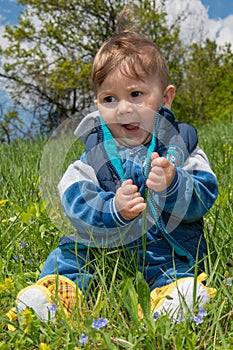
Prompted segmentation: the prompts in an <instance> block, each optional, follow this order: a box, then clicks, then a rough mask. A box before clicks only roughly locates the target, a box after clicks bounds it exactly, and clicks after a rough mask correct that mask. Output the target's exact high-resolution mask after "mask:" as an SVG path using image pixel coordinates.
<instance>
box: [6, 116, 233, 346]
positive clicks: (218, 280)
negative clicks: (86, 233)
mask: <svg viewBox="0 0 233 350" xmlns="http://www.w3.org/2000/svg"><path fill="white" fill-rule="evenodd" d="M198 131H199V144H200V146H201V147H203V149H204V150H205V152H206V154H207V155H208V157H209V160H210V163H211V166H212V168H213V170H214V172H215V173H216V175H217V177H218V181H219V197H218V199H217V201H216V203H215V205H214V207H213V208H212V209H211V211H210V212H209V213H208V214H207V215H206V217H205V235H206V239H207V244H208V249H209V255H208V257H207V259H206V262H205V263H206V271H207V273H208V275H209V278H208V281H207V285H208V286H211V287H215V288H216V289H217V295H216V297H215V298H214V299H213V300H211V302H210V303H209V304H208V305H207V306H206V307H205V311H206V313H207V315H206V316H205V317H203V319H202V323H200V324H198V322H197V319H195V317H194V316H195V315H196V314H195V313H194V315H189V316H190V317H187V318H186V319H184V320H181V322H176V323H174V322H172V321H171V320H169V319H168V318H167V317H166V316H159V317H158V318H157V319H156V320H154V318H153V315H150V313H149V306H150V300H149V292H148V287H147V284H146V283H145V281H144V279H143V278H142V276H141V274H140V273H138V274H137V273H134V272H133V271H134V269H132V261H130V263H129V266H126V265H125V264H123V263H122V261H121V259H120V254H119V251H118V250H117V249H116V250H115V251H112V252H107V251H106V250H103V251H101V250H100V251H99V252H98V258H97V267H96V274H97V282H95V283H93V284H91V285H90V289H89V291H88V300H86V301H85V300H84V302H83V303H82V304H81V305H79V306H78V307H77V308H76V309H75V310H74V312H73V314H72V316H71V317H70V318H66V317H65V315H64V313H63V312H62V310H61V311H59V312H58V314H57V320H56V322H48V323H44V322H42V321H40V320H38V319H37V318H36V317H35V315H34V314H33V312H31V311H30V310H29V311H27V312H26V313H25V314H24V315H23V317H22V318H21V319H19V321H15V322H14V323H13V324H14V327H15V330H14V331H13V330H9V329H8V325H9V320H8V318H7V317H6V313H7V312H8V311H9V310H10V309H11V308H12V307H13V306H14V305H15V298H16V296H17V293H18V292H19V290H21V289H22V288H23V287H26V286H28V285H30V284H33V283H35V282H36V281H37V279H38V276H39V274H40V271H41V268H42V265H43V263H44V261H45V259H46V257H47V256H48V254H49V253H50V252H51V251H52V250H53V249H54V248H56V247H57V244H58V242H59V238H60V237H61V235H62V232H61V230H60V229H58V228H57V226H56V225H55V224H54V221H51V219H50V218H49V217H48V215H47V212H46V210H45V209H44V204H43V201H42V198H41V188H40V179H39V175H40V167H41V165H40V160H41V156H42V154H43V152H44V149H45V148H44V147H45V145H46V141H45V140H37V141H32V142H30V141H25V140H19V141H16V142H14V143H13V144H12V145H2V146H1V148H0V152H1V164H0V167H1V168H0V189H1V190H0V193H1V198H0V230H1V235H0V253H1V255H0V269H1V275H0V296H1V298H0V303H1V309H0V349H19V350H20V349H24V350H25V349H30V350H31V349H41V350H46V349H47V350H48V349H79V348H80V349H82V348H85V349H139V350H143V349H190V350H191V349H211V350H212V349H233V322H232V316H233V286H232V284H233V283H232V282H233V249H232V244H233V238H232V236H233V235H232V233H233V220H232V218H233V215H232V211H233V206H232V202H233V182H232V179H233V138H232V135H233V124H232V123H231V122H230V121H229V122H226V123H221V124H220V123H217V124H212V125H211V124H208V125H206V126H202V127H201V128H199V130H198ZM76 151H77V150H73V153H76ZM80 151H81V150H78V151H77V153H78V152H80ZM76 155H77V154H76ZM77 156H78V155H77ZM67 162H68V160H67ZM65 166H66V164H65ZM45 170H46V169H45ZM50 170H51V169H49V168H48V169H47V171H48V172H49V171H50ZM139 296H140V303H141V306H142V308H143V311H144V313H145V317H144V318H142V319H141V320H139V319H138V302H139ZM195 312H196V311H195ZM100 319H102V320H100ZM101 321H102V323H101ZM93 322H97V324H98V325H101V326H102V327H98V326H97V327H94V328H93ZM98 322H99V323H98ZM94 324H95V323H94Z"/></svg>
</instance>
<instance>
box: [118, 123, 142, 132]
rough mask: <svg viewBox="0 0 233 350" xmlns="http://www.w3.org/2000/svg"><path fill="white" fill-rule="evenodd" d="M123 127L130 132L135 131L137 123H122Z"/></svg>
mask: <svg viewBox="0 0 233 350" xmlns="http://www.w3.org/2000/svg"><path fill="white" fill-rule="evenodd" d="M122 126H123V128H125V129H126V130H127V131H130V132H137V131H138V130H139V123H134V124H123V125H122Z"/></svg>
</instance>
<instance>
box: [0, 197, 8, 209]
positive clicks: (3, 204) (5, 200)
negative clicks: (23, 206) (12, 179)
mask: <svg viewBox="0 0 233 350" xmlns="http://www.w3.org/2000/svg"><path fill="white" fill-rule="evenodd" d="M7 202H9V200H8V199H2V200H0V206H1V207H5V205H6V203H7Z"/></svg>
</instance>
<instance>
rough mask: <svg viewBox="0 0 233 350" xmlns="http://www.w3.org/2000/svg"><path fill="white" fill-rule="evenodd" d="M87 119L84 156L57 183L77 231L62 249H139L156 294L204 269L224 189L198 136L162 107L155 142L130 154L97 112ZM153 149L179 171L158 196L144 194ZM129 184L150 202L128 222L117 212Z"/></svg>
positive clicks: (65, 240)
mask: <svg viewBox="0 0 233 350" xmlns="http://www.w3.org/2000/svg"><path fill="white" fill-rule="evenodd" d="M90 120H91V123H89V122H90ZM87 121H88V123H87V124H91V125H90V126H89V128H86V126H85V128H84V129H82V125H85V121H84V122H83V124H82V125H81V127H79V130H78V133H79V135H80V134H81V135H82V138H83V140H84V141H85V145H86V148H85V152H84V153H83V154H82V156H81V158H80V159H79V160H77V161H76V162H74V163H73V164H71V165H70V166H69V167H68V169H67V171H66V173H65V174H64V176H63V178H62V180H61V182H60V184H59V191H60V196H61V200H62V205H63V208H64V210H65V214H66V216H67V217H68V218H69V219H70V221H71V223H72V225H73V226H74V227H75V228H76V230H77V232H76V234H74V235H72V236H67V237H63V238H62V239H61V243H60V245H61V246H62V245H64V244H67V243H72V242H75V241H78V242H80V243H81V244H82V245H83V247H85V246H86V247H88V246H91V247H95V246H98V247H99V246H100V247H108V248H112V247H114V246H127V247H128V249H129V250H130V251H132V253H133V252H135V250H137V251H138V252H139V254H138V255H139V264H140V269H142V270H144V275H145V277H146V279H147V281H148V282H149V284H150V285H151V286H152V287H151V289H153V288H154V287H155V286H159V285H164V284H166V283H169V281H170V276H172V275H173V276H174V275H175V276H176V278H179V277H181V276H182V277H184V276H188V275H192V274H193V271H192V268H193V267H194V265H195V263H196V262H198V264H199V268H200V270H203V258H204V256H205V255H206V254H207V248H206V242H205V238H204V234H203V215H205V214H206V212H207V211H208V210H209V209H210V208H211V206H212V205H213V203H214V201H215V199H216V197H217V193H218V188H217V181H216V177H215V175H214V173H213V172H212V170H211V168H210V166H209V162H208V159H207V157H206V155H205V154H204V152H203V151H202V150H201V149H200V148H199V147H198V146H197V143H198V139H197V133H196V130H195V129H194V128H193V127H191V126H190V125H188V124H185V123H177V122H176V121H175V115H174V114H173V112H172V111H171V110H169V109H167V108H165V107H161V108H160V109H159V111H158V112H157V114H156V118H155V126H154V131H153V135H152V140H151V142H150V143H149V144H148V145H139V146H137V147H135V148H131V149H128V148H125V147H122V146H120V145H119V144H117V142H116V140H114V138H113V137H112V135H111V132H110V130H109V129H108V127H107V125H106V124H105V123H104V120H103V119H102V118H101V116H99V115H98V114H97V113H95V114H94V115H92V116H91V117H90V116H89V117H87ZM80 130H81V131H80ZM83 130H85V132H84V133H83ZM154 151H156V152H158V153H159V155H160V156H163V157H167V158H168V159H169V160H170V161H171V162H173V163H174V164H175V166H176V176H175V178H174V180H173V182H172V184H171V185H170V186H169V187H168V188H167V189H166V190H165V191H163V192H160V193H155V192H153V191H152V190H148V189H147V188H146V179H147V176H148V173H149V171H150V157H151V153H152V152H154ZM129 178H130V179H132V180H133V183H134V184H136V185H137V186H138V188H139V191H140V193H141V195H142V196H143V197H144V198H145V199H146V201H147V209H146V210H145V212H143V213H141V214H140V215H139V216H138V217H137V218H135V219H133V220H130V221H128V220H125V219H124V218H123V217H122V216H121V215H120V213H119V212H118V211H117V209H116V206H115V193H116V190H117V188H119V186H120V185H121V183H122V182H123V181H124V180H126V179H129ZM155 281H156V282H155Z"/></svg>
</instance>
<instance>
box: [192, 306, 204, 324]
mask: <svg viewBox="0 0 233 350" xmlns="http://www.w3.org/2000/svg"><path fill="white" fill-rule="evenodd" d="M205 316H207V312H206V311H205V310H204V309H203V307H202V308H200V309H199V311H198V314H197V316H194V317H193V318H192V320H193V321H194V322H195V323H196V325H197V326H198V325H199V324H201V323H202V322H203V321H204V320H203V317H205Z"/></svg>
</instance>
